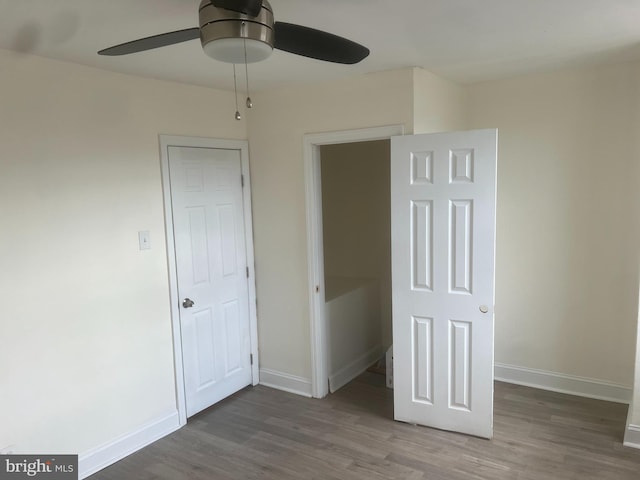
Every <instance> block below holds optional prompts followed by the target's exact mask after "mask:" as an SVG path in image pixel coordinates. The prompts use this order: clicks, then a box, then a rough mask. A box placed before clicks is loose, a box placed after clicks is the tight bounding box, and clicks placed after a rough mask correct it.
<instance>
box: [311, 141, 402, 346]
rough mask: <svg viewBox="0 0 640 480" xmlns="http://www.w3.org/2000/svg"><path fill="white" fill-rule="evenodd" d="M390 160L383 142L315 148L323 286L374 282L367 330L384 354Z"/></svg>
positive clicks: (388, 331)
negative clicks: (372, 320) (373, 310)
mask: <svg viewBox="0 0 640 480" xmlns="http://www.w3.org/2000/svg"><path fill="white" fill-rule="evenodd" d="M390 155H391V152H390V143H389V140H378V141H374V142H356V143H343V144H338V145H323V146H322V147H320V156H321V166H322V172H321V178H322V223H323V237H324V239H323V243H324V269H325V276H326V278H325V284H327V283H328V280H327V279H329V278H331V277H361V278H371V279H375V280H376V282H377V285H378V292H379V293H378V305H379V306H378V308H379V317H378V320H379V321H378V324H377V325H375V327H373V326H372V328H375V329H376V330H377V332H378V335H377V337H376V338H377V341H378V342H380V341H381V342H382V344H381V345H380V343H378V346H382V347H384V348H385V349H386V348H388V347H390V346H391V343H392V339H391V191H390V182H391V180H390V171H389V167H390ZM328 288H329V285H327V289H328ZM331 332H332V339H336V335H335V334H336V332H334V331H333V330H331ZM353 341H354V342H355V341H356V340H355V339H354V340H353ZM346 343H347V344H348V343H349V341H347V342H346ZM373 346H374V345H367V347H368V348H371V347H373ZM365 350H366V349H365ZM354 353H355V354H356V356H357V355H358V353H363V352H354ZM341 357H343V358H346V357H345V356H344V355H341Z"/></svg>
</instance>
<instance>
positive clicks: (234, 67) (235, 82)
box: [233, 63, 242, 120]
mask: <svg viewBox="0 0 640 480" xmlns="http://www.w3.org/2000/svg"><path fill="white" fill-rule="evenodd" d="M233 91H234V93H235V96H236V120H242V115H240V110H239V109H238V81H237V77H236V64H235V63H234V64H233Z"/></svg>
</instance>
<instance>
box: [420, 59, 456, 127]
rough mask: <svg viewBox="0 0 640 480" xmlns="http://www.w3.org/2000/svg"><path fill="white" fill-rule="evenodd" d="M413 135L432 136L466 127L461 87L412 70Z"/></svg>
mask: <svg viewBox="0 0 640 480" xmlns="http://www.w3.org/2000/svg"><path fill="white" fill-rule="evenodd" d="M413 109H414V111H413V133H435V132H447V131H455V130H465V129H466V128H467V117H468V106H467V91H466V89H465V87H463V86H461V85H457V84H455V83H453V82H450V81H449V80H446V79H444V78H441V77H438V76H437V75H434V74H433V73H431V72H429V71H427V70H424V69H422V68H414V69H413Z"/></svg>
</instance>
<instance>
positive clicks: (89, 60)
mask: <svg viewBox="0 0 640 480" xmlns="http://www.w3.org/2000/svg"><path fill="white" fill-rule="evenodd" d="M270 2H271V5H272V7H273V9H274V13H275V17H276V20H278V21H284V22H290V23H299V24H302V25H306V26H309V27H314V28H318V29H322V30H327V31H329V32H331V33H335V34H337V35H341V36H345V37H348V38H350V39H352V40H355V41H357V42H359V43H362V44H364V45H366V46H367V47H369V48H370V49H371V55H370V56H369V57H368V58H367V59H365V60H364V61H363V62H362V63H360V64H358V65H354V66H345V65H334V64H329V63H325V62H320V61H315V60H310V59H307V58H303V57H299V56H295V55H291V54H288V53H284V52H279V51H276V52H275V53H274V55H273V56H272V57H271V58H269V59H267V60H266V61H264V62H262V63H259V64H254V65H250V67H249V74H250V77H251V84H252V88H253V89H254V90H258V89H265V88H271V87H274V86H278V85H288V84H291V83H299V82H310V81H320V80H327V79H334V78H340V77H346V76H350V75H355V74H361V73H366V72H374V71H380V70H389V69H395V68H401V67H410V66H419V67H424V68H426V69H427V70H430V71H432V72H434V73H436V74H438V75H441V76H443V77H445V78H448V79H451V80H454V81H457V82H461V83H473V82H478V81H483V80H490V79H495V78H500V77H506V76H513V75H518V74H523V73H530V72H534V71H545V70H552V69H556V68H559V67H567V66H582V65H591V64H599V63H612V62H619V61H629V60H638V59H640V1H638V0H270ZM198 4H199V0H0V48H4V49H9V50H14V51H17V52H22V53H32V54H35V55H40V56H43V57H50V58H55V59H60V60H64V61H69V62H74V63H80V64H84V65H91V66H94V67H98V68H102V69H107V70H113V71H116V72H123V73H129V74H133V75H140V76H146V77H153V78H160V79H167V80H174V81H178V82H184V83H192V84H196V85H204V86H213V87H219V88H227V89H229V88H233V75H232V67H231V66H230V65H228V64H223V63H218V62H216V61H214V60H211V59H210V58H208V57H207V56H206V55H205V54H204V53H203V52H202V50H201V48H200V45H199V43H198V41H197V40H196V41H192V42H187V43H184V44H180V45H174V46H170V47H165V48H161V49H158V50H154V51H147V52H142V53H138V54H134V55H129V56H125V57H102V56H98V55H97V54H96V52H97V51H98V50H100V49H102V48H105V47H109V46H111V45H114V44H118V43H123V42H125V41H129V40H133V39H136V38H140V37H145V36H149V35H155V34H158V33H163V32H167V31H172V30H180V29H183V28H189V27H195V26H197V23H198V19H197V7H198Z"/></svg>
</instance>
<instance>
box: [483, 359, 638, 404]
mask: <svg viewBox="0 0 640 480" xmlns="http://www.w3.org/2000/svg"><path fill="white" fill-rule="evenodd" d="M495 379H496V380H499V381H501V382H506V383H515V384H516V385H524V386H527V387H534V388H539V389H542V390H550V391H552V392H560V393H568V394H570V395H577V396H580V397H588V398H595V399H598V400H608V401H610V402H617V403H626V404H629V403H630V402H631V397H632V393H633V392H632V390H631V387H628V386H626V385H618V384H615V383H607V382H603V381H601V380H596V379H593V378H585V377H576V376H573V375H565V374H562V373H555V372H547V371H544V370H535V369H533V368H524V367H515V366H513V365H503V364H499V363H496V364H495Z"/></svg>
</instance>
